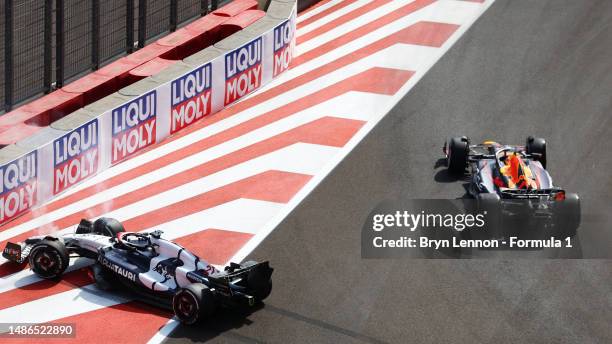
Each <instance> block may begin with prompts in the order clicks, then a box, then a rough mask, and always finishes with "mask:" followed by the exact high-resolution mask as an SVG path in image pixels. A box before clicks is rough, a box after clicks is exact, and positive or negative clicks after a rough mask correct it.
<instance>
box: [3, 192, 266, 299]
mask: <svg viewBox="0 0 612 344" xmlns="http://www.w3.org/2000/svg"><path fill="white" fill-rule="evenodd" d="M260 196H261V195H260ZM252 236H253V235H252V234H250V233H241V232H234V231H231V230H220V229H206V230H203V231H200V232H197V233H193V234H190V235H187V236H184V237H180V238H177V239H175V240H174V241H175V242H176V243H178V244H180V245H182V246H184V247H185V248H187V249H188V250H189V251H190V252H192V253H194V254H195V255H197V256H198V257H200V258H202V259H204V260H206V261H208V262H210V263H212V264H219V265H220V264H224V263H225V262H227V261H228V260H229V259H230V258H231V257H232V256H233V255H234V254H235V253H236V252H238V250H239V249H240V248H241V247H242V246H243V245H244V244H245V243H246V242H247V241H249V239H251V237H252ZM94 282H95V280H94V279H93V276H92V274H91V270H90V268H82V269H79V270H75V271H72V272H69V273H66V274H64V275H63V276H62V279H61V280H57V281H55V280H42V281H38V282H35V283H32V284H29V285H25V286H21V287H19V288H16V289H13V290H9V291H6V292H4V293H0V310H2V309H6V308H10V307H13V306H17V305H20V304H23V303H26V302H30V301H34V300H38V299H42V298H44V297H48V296H52V295H56V294H59V293H62V292H65V291H68V290H72V289H74V288H79V287H83V286H86V285H89V284H92V283H94Z"/></svg>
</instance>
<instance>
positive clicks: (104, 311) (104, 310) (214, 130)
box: [0, 0, 493, 343]
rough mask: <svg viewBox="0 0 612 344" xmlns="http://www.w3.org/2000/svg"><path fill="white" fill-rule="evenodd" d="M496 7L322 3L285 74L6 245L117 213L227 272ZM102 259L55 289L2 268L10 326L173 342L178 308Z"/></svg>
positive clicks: (380, 0)
mask: <svg viewBox="0 0 612 344" xmlns="http://www.w3.org/2000/svg"><path fill="white" fill-rule="evenodd" d="M492 2H493V1H485V0H483V1H459V0H440V1H434V0H394V1H390V0H345V1H337V0H327V1H322V2H321V3H320V4H318V5H317V6H316V7H314V8H312V9H310V10H307V11H305V12H304V13H302V14H300V15H299V16H298V32H297V46H296V51H295V57H294V60H293V62H292V67H291V68H290V70H288V71H287V72H286V73H285V74H284V75H282V76H280V77H279V78H278V79H277V80H275V81H273V82H272V83H271V84H269V85H267V86H266V87H265V88H263V89H262V90H260V91H258V92H256V93H254V94H252V95H250V96H249V97H247V98H246V99H244V100H242V101H241V102H239V103H238V104H235V105H234V106H232V107H231V108H228V109H226V110H224V111H222V112H220V113H217V114H215V115H213V116H210V117H207V118H204V119H203V120H201V121H200V122H198V123H197V124H195V125H193V126H192V127H190V128H189V129H186V130H185V131H183V132H180V133H179V134H177V135H175V136H173V137H171V138H170V139H168V140H166V141H164V142H162V143H160V144H158V145H156V146H154V147H151V148H150V149H148V150H146V151H144V152H142V153H141V154H139V155H138V156H136V157H134V158H132V159H130V160H128V161H126V162H124V163H121V164H119V165H117V166H114V167H112V168H110V169H109V170H106V171H103V172H102V173H100V174H98V175H97V176H95V177H93V178H92V179H90V180H88V181H86V182H84V183H82V184H80V185H78V186H77V187H75V188H74V189H71V190H69V191H67V192H66V193H64V194H63V195H61V196H60V197H59V198H57V199H55V200H53V201H52V202H50V203H48V204H46V205H44V206H41V207H39V208H38V209H35V210H33V211H31V212H29V213H27V214H25V215H24V216H22V217H20V218H17V219H16V220H14V221H12V222H11V223H9V224H7V225H5V226H3V227H2V228H0V245H1V246H2V247H4V245H5V244H6V242H7V241H9V240H10V241H22V240H24V239H26V238H27V237H29V236H32V235H40V234H46V233H57V232H62V231H73V230H74V229H75V228H76V225H77V224H78V222H79V220H80V219H81V218H89V219H95V218H98V217H101V216H105V217H113V218H116V219H118V220H120V221H122V222H123V223H124V225H125V227H126V230H128V231H151V230H154V229H160V230H162V231H163V232H164V236H165V237H166V238H168V239H172V240H174V241H176V242H177V243H179V244H181V245H183V246H184V247H186V248H188V249H189V250H191V251H193V252H194V253H196V254H197V255H199V256H200V257H202V258H203V259H206V260H208V261H210V262H211V263H213V264H216V265H218V266H224V265H225V264H227V263H228V262H230V261H241V260H242V259H244V258H245V257H246V256H247V255H249V254H250V253H251V252H252V251H253V250H254V249H255V248H256V247H257V246H258V245H259V244H260V243H261V242H262V241H263V240H264V239H265V238H266V237H267V236H268V235H269V234H270V233H271V232H272V231H273V230H274V229H275V228H276V227H277V225H278V224H279V223H280V222H281V221H282V220H283V219H284V218H285V217H286V216H287V215H288V214H289V213H290V212H291V211H292V210H293V209H294V208H295V207H296V206H297V205H298V204H300V202H301V201H302V200H304V199H305V197H306V196H307V195H308V194H309V193H310V192H311V191H312V190H313V189H314V188H315V187H316V186H317V185H318V184H319V183H320V182H321V181H322V180H323V179H324V178H325V177H326V176H327V175H328V174H329V173H330V171H332V169H334V167H336V166H337V165H338V164H339V163H340V162H341V161H342V160H343V158H344V157H345V156H347V154H348V153H349V152H350V151H351V150H352V149H353V148H354V147H355V146H356V145H357V144H358V143H359V142H360V141H361V140H362V139H363V138H364V137H365V136H366V135H367V134H368V132H370V131H371V130H372V128H374V126H375V125H376V124H377V123H378V122H379V121H380V120H381V119H382V118H383V117H384V116H385V115H386V114H387V113H388V112H389V110H391V109H392V108H393V107H394V106H395V105H396V104H397V102H398V101H400V100H401V99H402V98H403V97H404V96H405V95H406V94H407V92H408V91H409V90H410V89H411V88H412V87H414V86H415V85H416V84H417V83H418V82H419V80H420V79H421V78H422V77H423V76H424V75H425V73H426V72H427V71H428V70H429V69H430V68H431V67H432V66H433V65H434V64H435V63H436V61H438V60H439V59H440V57H442V56H443V55H444V54H445V52H446V51H447V50H448V49H449V48H450V47H451V46H452V45H453V44H454V43H455V42H456V41H457V40H458V39H459V38H460V37H461V36H462V35H463V34H464V33H465V32H466V30H467V29H468V28H469V27H470V26H471V25H472V24H473V23H474V22H475V21H476V20H477V19H478V18H479V17H480V16H481V15H482V14H483V13H484V12H485V11H486V10H487V8H488V7H489V6H490V5H491V4H492ZM91 264H92V261H91V260H88V259H84V258H82V259H78V260H77V261H75V262H74V264H72V266H71V267H70V268H69V269H68V270H67V272H66V273H65V276H64V278H63V279H62V280H61V281H46V280H41V279H40V278H38V277H36V276H35V275H34V274H33V273H32V272H31V271H30V270H29V269H27V267H25V266H24V267H16V266H14V265H12V264H9V263H6V261H5V260H3V261H2V264H1V265H0V323H47V322H59V323H74V324H75V325H76V337H75V338H74V339H73V340H70V342H75V343H77V342H78V343H95V342H105V343H106V342H108V343H121V342H148V341H149V342H160V341H163V340H164V339H165V338H166V336H167V335H168V334H170V333H171V332H172V331H173V330H174V329H175V328H176V326H177V325H178V324H177V322H176V321H174V320H172V319H171V317H172V315H171V314H170V313H168V312H165V311H162V310H158V309H155V308H152V307H149V306H146V305H143V304H142V303H139V302H136V301H133V300H132V299H130V298H129V297H127V296H126V295H123V294H115V293H107V292H104V291H101V290H99V289H97V288H96V287H95V284H94V281H93V279H92V277H91V274H90V273H89V272H88V271H89V269H88V268H87V267H88V266H89V265H91ZM271 264H272V266H274V262H271ZM276 287H277V288H283V286H282V285H278V284H277V285H276ZM15 341H18V342H24V341H27V340H15ZM62 341H65V339H62ZM2 342H3V343H4V342H11V340H5V339H4V338H3V340H2ZM31 342H35V340H31Z"/></svg>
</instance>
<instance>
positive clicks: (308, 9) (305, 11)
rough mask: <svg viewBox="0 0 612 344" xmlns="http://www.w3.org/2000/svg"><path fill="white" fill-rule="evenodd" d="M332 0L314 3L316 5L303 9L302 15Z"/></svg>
mask: <svg viewBox="0 0 612 344" xmlns="http://www.w3.org/2000/svg"><path fill="white" fill-rule="evenodd" d="M330 1H331V0H321V1H319V2H317V3H316V4H314V5H312V6H310V7H308V8H306V9H304V10H303V11H301V12H300V15H303V14H306V13H308V12H310V11H312V10H314V9H316V8H318V7H320V6H323V5H325V4H326V3H328V2H330Z"/></svg>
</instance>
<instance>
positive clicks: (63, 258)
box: [28, 239, 70, 279]
mask: <svg viewBox="0 0 612 344" xmlns="http://www.w3.org/2000/svg"><path fill="white" fill-rule="evenodd" d="M28 262H29V263H30V268H31V269H32V271H34V273H35V274H36V275H38V276H39V277H41V278H45V279H55V278H59V277H60V276H61V275H62V274H63V273H64V271H66V268H68V264H69V263H70V256H69V254H68V250H67V249H66V246H64V243H63V242H61V241H59V240H53V239H44V240H42V241H40V242H39V243H37V244H36V245H34V247H32V250H31V251H30V255H29V258H28Z"/></svg>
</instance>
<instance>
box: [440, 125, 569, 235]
mask: <svg viewBox="0 0 612 344" xmlns="http://www.w3.org/2000/svg"><path fill="white" fill-rule="evenodd" d="M443 151H444V154H445V155H446V164H447V167H448V171H449V172H450V173H451V174H454V175H457V176H464V175H465V174H466V172H467V174H469V184H468V186H467V189H468V193H469V195H470V196H472V197H473V198H475V199H476V204H477V207H478V209H481V210H486V211H487V212H488V213H489V218H490V219H492V221H493V223H494V225H493V226H489V227H490V228H491V227H497V229H502V228H503V227H504V221H506V220H508V219H511V220H516V219H518V220H521V221H523V223H525V222H529V223H530V224H534V223H535V225H534V226H528V227H529V228H532V229H533V228H538V229H546V230H550V229H552V230H553V231H554V232H553V234H555V235H558V236H564V237H568V236H569V237H572V236H574V235H575V234H576V230H577V228H578V227H579V225H580V198H579V197H578V195H577V194H575V193H567V192H566V191H565V190H564V189H562V188H559V187H556V186H554V185H553V180H552V178H551V176H550V174H549V173H548V171H547V170H546V141H545V140H544V139H542V138H534V137H532V136H530V137H528V138H527V140H526V143H525V145H503V144H500V143H497V142H494V141H485V142H483V143H482V144H476V145H473V144H471V143H470V140H469V139H468V138H467V137H465V136H463V137H453V138H451V139H450V140H448V141H446V142H445V143H444V147H443ZM515 224H516V222H515ZM515 227H516V226H515ZM549 232H550V231H549Z"/></svg>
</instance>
